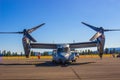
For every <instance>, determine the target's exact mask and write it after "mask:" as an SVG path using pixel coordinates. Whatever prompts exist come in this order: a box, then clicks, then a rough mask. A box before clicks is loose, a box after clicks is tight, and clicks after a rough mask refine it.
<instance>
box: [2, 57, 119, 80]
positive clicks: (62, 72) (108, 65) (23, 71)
mask: <svg viewBox="0 0 120 80" xmlns="http://www.w3.org/2000/svg"><path fill="white" fill-rule="evenodd" d="M0 79H2V80H3V79H11V80H14V79H15V80H16V79H28V80H30V79H32V80H35V79H38V80H120V58H112V57H110V58H108V57H107V58H106V57H103V59H102V60H101V59H99V58H79V59H78V60H77V62H76V63H68V64H67V65H62V64H59V65H58V64H53V63H52V62H51V59H1V60H0Z"/></svg>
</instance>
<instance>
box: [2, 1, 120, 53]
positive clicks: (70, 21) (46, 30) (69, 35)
mask: <svg viewBox="0 0 120 80" xmlns="http://www.w3.org/2000/svg"><path fill="white" fill-rule="evenodd" d="M81 22H86V23H88V24H91V25H94V26H96V27H101V26H102V27H104V28H105V29H120V0H0V32H4V31H5V32H6V31H8V32H9V31H10V32H14V31H15V32H16V31H22V30H23V29H29V28H32V27H35V26H37V25H39V24H41V23H46V24H45V25H44V26H42V27H41V28H40V29H38V30H36V31H35V32H33V33H32V34H31V35H32V36H33V37H34V38H35V39H36V40H37V41H38V42H40V43H72V42H73V41H75V42H87V41H89V39H90V38H91V37H92V36H93V35H94V34H95V33H96V32H95V31H93V30H92V29H90V28H88V27H87V26H85V25H83V24H81ZM119 34H120V32H106V33H105V36H106V44H105V47H107V48H110V47H120V35H119ZM22 37H23V35H19V34H4V35H3V34H0V50H7V51H9V50H10V51H12V52H23V46H22V40H21V39H22Z"/></svg>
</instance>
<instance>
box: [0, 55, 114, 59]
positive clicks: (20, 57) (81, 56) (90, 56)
mask: <svg viewBox="0 0 120 80" xmlns="http://www.w3.org/2000/svg"><path fill="white" fill-rule="evenodd" d="M103 57H113V56H112V55H111V54H104V55H103ZM1 58H2V59H26V57H25V56H7V57H1ZM40 58H41V59H51V58H52V56H41V57H40ZM79 58H99V56H98V55H80V57H79ZM30 59H38V57H37V56H30Z"/></svg>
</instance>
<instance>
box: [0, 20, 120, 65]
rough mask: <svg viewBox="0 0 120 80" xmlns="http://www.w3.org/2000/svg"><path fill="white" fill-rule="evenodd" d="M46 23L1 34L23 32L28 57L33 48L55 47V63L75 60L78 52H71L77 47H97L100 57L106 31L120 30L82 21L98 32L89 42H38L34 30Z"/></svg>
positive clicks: (102, 51)
mask: <svg viewBox="0 0 120 80" xmlns="http://www.w3.org/2000/svg"><path fill="white" fill-rule="evenodd" d="M44 24H45V23H42V24H40V25H38V26H36V27H33V28H31V29H24V30H23V31H21V32H0V34H23V38H22V42H23V47H24V52H25V55H26V57H27V58H29V56H30V53H31V51H30V49H31V48H34V49H35V48H40V49H53V50H56V53H54V54H53V59H52V61H53V62H55V63H63V64H65V63H66V62H70V61H72V62H75V61H76V59H77V58H76V57H77V55H76V54H73V53H71V50H72V49H76V48H87V47H97V50H98V53H99V56H100V58H102V55H103V53H104V44H105V35H104V32H107V31H120V29H104V28H103V27H95V26H92V25H89V24H87V23H84V22H82V24H84V25H86V26H88V27H89V28H91V29H93V30H95V31H96V32H97V33H96V34H95V35H94V36H93V37H92V38H91V39H90V41H88V42H80V43H63V44H55V43H38V42H36V40H35V39H34V38H33V37H32V36H31V35H30V33H32V32H33V31H35V30H36V29H38V28H39V27H41V26H43V25H44Z"/></svg>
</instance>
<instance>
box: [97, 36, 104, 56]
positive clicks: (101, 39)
mask: <svg viewBox="0 0 120 80" xmlns="http://www.w3.org/2000/svg"><path fill="white" fill-rule="evenodd" d="M104 44H105V37H104V35H101V36H100V37H99V38H97V49H98V53H99V56H100V58H102V55H103V53H104Z"/></svg>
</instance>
